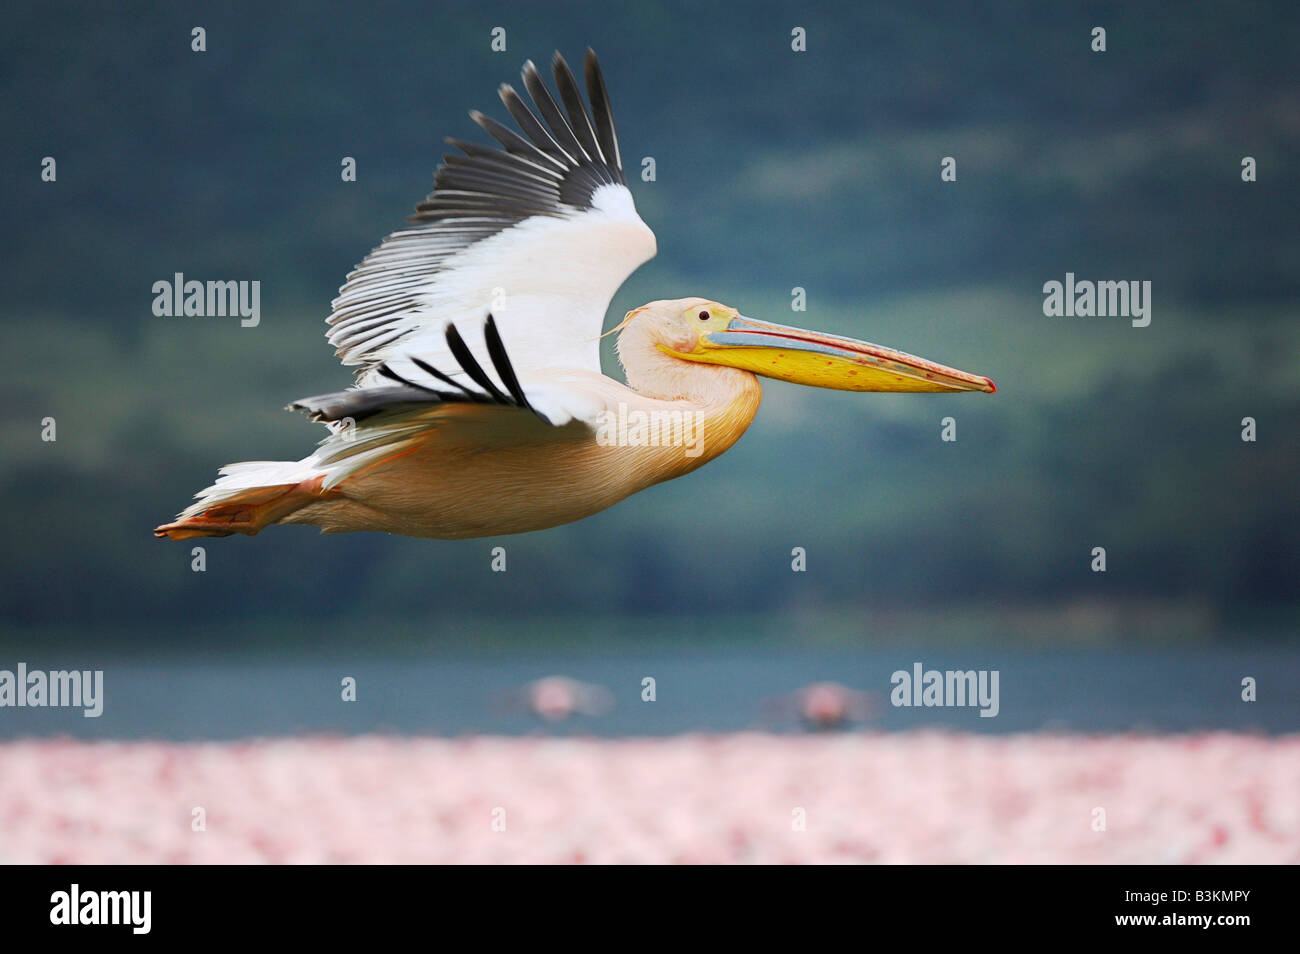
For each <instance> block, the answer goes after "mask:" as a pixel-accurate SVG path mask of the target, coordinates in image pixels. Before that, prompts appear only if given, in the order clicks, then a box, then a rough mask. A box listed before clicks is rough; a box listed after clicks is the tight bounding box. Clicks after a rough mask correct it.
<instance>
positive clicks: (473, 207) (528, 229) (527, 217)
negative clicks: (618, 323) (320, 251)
mask: <svg viewBox="0 0 1300 954" xmlns="http://www.w3.org/2000/svg"><path fill="white" fill-rule="evenodd" d="M552 74H553V77H554V81H555V86H556V89H557V90H558V93H559V99H558V100H557V99H556V97H555V96H553V95H552V93H551V91H550V89H549V88H548V87H547V85H546V83H545V82H544V81H543V79H542V77H541V75H540V73H539V72H538V70H537V68H536V66H534V64H533V63H532V62H531V61H530V62H527V63H525V64H524V68H523V73H522V76H523V83H524V90H525V91H526V93H527V99H526V98H525V97H524V96H523V95H521V94H520V93H519V92H517V91H516V90H515V89H514V88H513V87H511V86H509V85H508V84H507V85H503V86H502V87H501V89H500V95H501V100H502V102H503V103H504V104H505V107H506V109H507V110H508V111H509V113H510V115H511V117H512V118H513V119H514V121H515V123H516V124H517V125H518V131H516V130H513V129H510V128H509V127H507V126H505V125H503V124H502V123H499V122H497V121H496V120H494V119H492V118H490V117H488V116H485V115H483V114H482V113H479V112H477V111H476V112H472V113H470V117H471V118H472V119H473V120H474V121H475V122H476V123H477V124H478V125H479V126H481V127H482V128H483V129H484V130H485V131H486V132H487V133H488V134H489V135H490V136H491V137H492V138H493V139H494V140H496V143H497V144H498V145H497V146H485V145H481V144H476V143H469V142H462V141H460V140H457V139H448V140H447V142H448V144H449V145H451V146H452V147H453V148H454V149H456V150H458V153H451V154H448V155H447V156H444V157H443V163H442V165H440V166H439V167H438V170H437V173H436V175H435V177H434V189H433V192H432V193H430V194H429V196H428V197H427V198H426V199H425V200H424V201H423V202H421V203H420V204H419V205H417V206H416V208H415V214H414V215H413V216H411V219H410V224H409V225H408V226H407V227H406V228H403V229H401V230H399V231H397V232H394V233H393V234H392V235H390V236H389V237H388V238H386V239H385V240H384V241H383V243H381V244H380V246H379V247H378V248H376V249H375V250H374V251H372V252H371V253H370V254H369V255H368V256H366V258H365V260H364V261H362V262H361V264H360V265H358V266H357V267H356V269H354V270H353V271H352V272H351V273H350V274H349V275H348V278H347V282H346V283H345V284H344V285H343V287H342V288H341V289H340V290H339V295H338V297H337V298H336V299H335V300H334V303H333V310H332V313H331V315H330V317H329V319H328V321H329V325H330V329H329V332H328V334H327V337H328V340H329V342H330V343H331V344H332V345H333V346H334V348H335V353H336V354H337V355H338V356H339V358H340V359H341V360H342V361H343V363H344V364H346V365H357V366H359V370H358V372H357V385H358V386H359V387H382V388H389V387H392V385H393V377H392V376H393V374H396V375H397V376H398V378H399V379H400V380H402V381H404V382H407V383H408V384H410V385H413V386H414V385H419V384H421V382H423V383H424V384H425V385H427V386H432V387H434V389H435V390H437V389H438V388H440V387H444V386H445V385H446V381H445V380H440V379H439V376H446V377H448V378H450V379H451V380H453V381H455V382H456V383H457V386H458V387H461V388H464V389H467V390H469V391H471V392H475V393H479V394H481V395H483V396H485V397H488V398H495V397H497V396H500V395H506V396H512V397H515V398H518V396H519V394H522V393H523V391H524V390H526V388H527V386H528V382H529V379H530V378H533V377H536V376H537V375H538V374H539V373H541V372H544V371H547V370H551V369H556V368H562V369H577V370H586V371H594V372H596V373H599V372H600V357H599V344H598V338H599V335H600V331H601V328H602V326H603V324H604V320H605V311H606V309H607V308H608V307H609V302H610V299H611V298H612V297H613V295H614V293H615V292H616V291H617V290H618V287H619V286H620V285H621V284H622V283H623V281H624V280H625V279H626V278H627V276H628V275H630V274H631V273H632V272H633V271H634V270H635V269H636V268H637V267H639V266H640V265H641V264H642V263H644V262H645V261H647V260H648V259H650V258H651V257H652V256H653V255H654V253H655V239H654V233H653V232H651V231H650V229H649V228H648V227H647V226H646V225H645V223H644V222H642V221H641V219H640V217H639V216H638V215H637V214H636V209H635V206H634V204H633V201H632V194H631V192H630V191H628V188H627V180H626V177H625V176H624V172H623V167H622V160H621V158H620V155H619V151H618V138H617V134H616V132H615V129H614V118H613V114H612V111H611V109H610V105H609V93H608V91H607V89H606V87H605V80H604V77H603V75H602V74H601V71H600V65H599V63H598V62H597V60H596V56H595V54H594V53H593V52H592V51H590V50H588V51H587V56H586V59H585V61H584V74H585V79H586V85H587V99H588V100H589V101H590V109H589V108H588V106H587V103H585V102H584V101H583V98H582V93H581V91H580V90H579V88H578V83H577V80H576V79H575V78H574V75H573V72H572V70H570V69H569V66H568V64H567V63H566V62H565V61H564V58H563V57H562V56H560V54H559V53H556V54H555V58H554V60H553V62H552ZM561 104H563V108H561ZM489 312H491V313H492V314H493V315H494V324H493V327H492V335H493V336H494V337H495V339H496V344H495V345H494V344H493V342H492V341H491V340H490V339H489V337H488V336H487V332H486V327H487V324H486V323H487V320H488V315H489ZM453 322H454V323H455V327H454V328H452V325H453ZM449 328H450V329H452V331H451V333H448V329H449ZM453 342H458V344H453ZM507 346H508V348H509V353H510V355H511V358H512V359H513V360H512V362H511V363H510V364H509V367H510V369H511V370H510V373H511V375H512V376H513V377H514V380H513V382H510V381H506V380H505V379H504V378H503V377H502V373H501V363H500V362H499V361H497V360H496V358H497V357H499V356H500V355H504V353H505V349H506V348H507ZM493 352H497V353H495V354H494V353H493ZM466 358H468V360H465V359H466ZM383 368H386V369H387V370H388V372H390V373H389V374H385V373H383V372H382V371H381V369H383ZM431 368H441V369H443V370H441V371H438V372H437V374H436V375H434V374H431V373H430V370H429V369H431ZM475 369H476V370H477V373H474V370H475ZM489 369H490V370H489ZM494 374H495V376H496V380H493V375H494ZM403 386H405V385H403Z"/></svg>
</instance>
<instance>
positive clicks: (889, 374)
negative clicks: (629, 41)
mask: <svg viewBox="0 0 1300 954" xmlns="http://www.w3.org/2000/svg"><path fill="white" fill-rule="evenodd" d="M584 66H585V76H586V86H587V99H588V100H589V101H590V109H589V108H588V105H587V103H585V102H584V101H583V97H582V94H581V92H580V91H579V87H578V83H577V80H576V79H575V78H574V75H573V73H572V71H571V70H570V69H569V67H568V65H567V64H566V63H565V61H564V59H563V58H562V57H561V56H560V55H559V54H558V53H557V54H556V55H555V58H554V60H553V63H552V73H553V76H554V80H555V87H556V89H557V91H558V93H559V99H558V101H557V99H556V98H555V97H554V96H553V95H552V93H551V92H550V89H549V88H548V87H547V85H546V83H545V82H543V80H542V78H541V76H540V74H539V73H538V71H537V68H536V67H535V66H534V65H533V64H532V62H528V63H525V64H524V68H523V82H524V87H525V89H526V91H527V93H528V96H529V99H530V100H531V103H532V105H531V106H530V105H529V104H528V103H526V102H525V101H524V99H523V97H521V96H520V95H519V94H518V93H517V92H516V91H515V90H514V89H513V88H512V87H510V86H509V85H502V87H501V89H500V96H501V100H502V102H503V103H504V104H505V107H506V109H507V110H508V111H509V112H510V114H511V116H512V117H514V119H515V121H516V123H517V124H518V129H519V131H518V132H516V131H514V130H511V129H510V128H508V127H506V126H504V125H502V124H501V123H498V122H496V121H495V120H492V119H490V118H488V117H487V116H484V115H483V114H481V113H479V112H471V113H470V117H471V118H472V119H473V120H474V121H475V122H476V123H478V125H479V126H481V127H482V128H483V129H484V130H485V131H486V132H487V133H488V134H489V135H491V136H492V137H493V138H494V139H495V140H496V141H497V143H499V144H500V147H501V148H496V147H488V146H483V145H476V144H473V143H468V142H461V141H458V140H455V139H448V140H447V142H448V143H449V144H450V145H452V146H453V147H454V148H455V149H458V150H459V151H460V153H459V154H453V155H448V156H444V157H443V164H442V165H441V166H439V167H438V171H437V173H436V176H435V179H434V190H433V192H432V194H430V195H429V196H428V198H427V199H425V201H424V202H422V203H420V204H419V205H418V206H416V211H415V214H414V215H413V216H412V217H411V219H410V225H408V226H407V227H405V228H403V229H401V230H399V231H397V232H394V233H393V234H392V235H390V236H389V237H388V238H386V239H385V240H384V241H383V242H382V243H381V244H380V245H379V247H378V248H376V249H375V250H374V251H372V252H371V253H370V254H369V255H368V256H367V257H366V258H365V260H364V261H362V263H361V264H360V265H359V266H358V267H357V268H356V269H355V270H354V271H353V272H352V273H351V274H350V275H348V278H347V282H346V283H345V284H344V285H343V287H342V288H341V289H340V290H339V296H338V297H337V298H336V299H334V302H333V310H332V313H331V315H330V317H329V319H328V324H329V330H328V332H327V334H326V337H327V339H328V341H329V342H330V344H332V345H334V347H335V349H336V351H335V354H336V355H337V356H338V357H339V358H340V359H341V360H342V362H343V364H345V365H358V366H359V369H358V371H357V378H356V382H355V386H354V387H352V388H350V389H348V390H346V391H339V392H336V393H332V394H323V395H319V396H316V397H309V398H303V399H302V400H300V401H296V402H294V403H293V404H291V405H290V409H292V410H302V411H305V412H307V414H309V415H310V417H311V418H312V419H313V420H315V421H319V422H322V423H324V424H325V425H326V426H327V428H328V429H329V435H328V436H327V437H326V438H325V439H324V440H323V441H321V443H320V445H319V446H318V447H317V449H316V451H315V453H313V454H312V455H311V456H309V457H306V458H304V459H303V460H300V461H296V462H289V461H254V462H245V463H238V464H231V465H229V466H227V467H225V468H223V469H222V470H221V473H220V476H219V478H218V480H217V481H216V483H215V484H213V485H212V486H211V487H208V488H207V489H205V490H202V491H200V492H199V493H198V494H197V495H196V496H197V502H196V503H194V504H193V505H192V506H190V507H189V508H188V509H187V510H185V511H184V512H182V513H181V514H180V515H179V516H178V517H177V518H176V520H175V522H173V523H169V524H165V525H164V526H161V527H158V528H157V529H156V530H155V531H154V532H155V534H156V535H157V536H160V537H170V538H171V539H173V540H184V539H187V538H190V537H200V536H227V535H229V534H232V533H244V534H249V535H251V534H255V533H257V532H258V531H259V530H261V529H262V528H263V527H266V526H269V525H270V524H276V523H279V524H290V523H301V524H314V525H315V526H318V527H320V528H321V529H322V530H323V531H324V532H326V533H342V532H347V531H355V530H374V531H383V532H387V533H400V534H405V535H407V536H415V537H438V538H444V539H463V538H468V537H483V536H493V535H497V534H508V533H523V532H526V531H530V530H541V529H544V528H547V527H554V526H558V525H560V524H564V523H570V522H572V521H574V520H580V519H582V518H583V517H587V516H590V515H591V514H594V513H597V512H599V511H601V510H604V509H605V508H606V507H609V506H611V505H613V504H615V503H617V502H618V501H620V500H622V499H623V498H625V497H628V496H630V495H631V494H634V493H636V492H637V491H640V490H644V489H645V488H647V487H650V486H652V485H654V484H657V483H660V482H662V481H665V480H671V479H672V478H674V477H680V476H682V475H683V474H688V473H690V472H691V471H693V470H695V469H696V468H698V467H700V466H702V465H704V464H705V463H707V462H708V461H710V460H713V459H714V458H715V457H717V456H718V455H719V454H722V453H723V452H724V451H726V450H727V449H728V448H729V447H731V445H732V444H734V443H735V442H736V441H737V440H738V439H739V438H740V435H741V434H743V433H744V431H745V429H746V428H747V427H748V426H749V423H750V421H752V420H753V418H754V415H755V413H756V412H757V411H758V405H759V400H760V397H761V389H760V387H759V384H758V379H757V377H756V375H762V376H764V377H769V378H776V379H778V380H781V381H791V382H794V383H797V384H808V385H813V386H816V387H823V388H836V389H840V390H847V391H906V392H924V391H931V392H952V391H985V392H992V391H994V390H995V388H994V385H993V382H992V381H990V380H989V379H988V378H986V377H981V376H979V375H975V374H969V373H967V372H965V371H958V370H957V369H955V368H949V367H944V366H943V365H940V364H935V363H934V362H932V361H926V360H924V359H922V358H917V357H914V356H913V355H910V354H904V353H903V352H900V351H895V350H892V349H890V348H884V347H881V346H879V345H874V344H868V343H866V342H863V341H856V340H854V339H852V338H842V337H839V336H836V335H830V334H822V333H819V332H814V331H804V330H801V329H799V328H791V327H787V326H785V325H778V324H773V323H772V322H767V321H760V320H758V319H756V318H749V317H746V316H744V315H742V314H741V313H740V312H739V311H737V310H736V309H735V308H732V307H730V306H728V305H724V304H722V303H720V302H717V301H713V300H711V299H707V298H696V297H687V298H674V299H671V300H664V301H655V302H651V303H650V304H647V305H642V306H641V307H640V308H636V309H633V310H632V311H630V312H628V313H627V315H626V316H625V317H624V318H623V321H622V322H621V323H620V324H619V325H618V326H617V327H616V328H614V329H612V331H611V332H610V333H613V332H614V331H617V332H618V333H619V337H618V343H617V344H618V346H617V350H618V357H619V361H620V362H621V364H622V365H623V369H624V372H625V374H626V378H627V384H626V385H624V384H621V383H619V382H617V381H615V380H613V379H612V378H609V377H606V376H604V375H603V374H601V370H600V350H599V342H600V338H601V337H602V335H601V328H602V327H603V325H604V321H605V312H606V309H608V307H609V304H610V301H611V300H612V298H613V296H614V293H615V292H616V291H617V290H618V288H619V286H620V285H621V284H622V283H623V282H624V281H625V280H626V279H627V277H628V276H629V275H631V274H632V272H633V271H635V270H636V269H637V268H638V267H639V266H640V265H642V264H643V263H644V262H646V261H648V260H649V259H650V258H652V257H653V256H654V254H655V251H656V244H655V236H654V233H653V232H651V231H650V229H649V227H648V226H646V224H645V223H644V222H643V221H641V218H640V217H639V216H638V215H637V213H636V209H635V207H634V205H633V202H632V193H631V192H630V191H629V190H628V187H627V179H626V178H625V176H624V174H623V161H622V158H621V156H620V154H619V148H618V139H617V137H616V135H615V131H614V117H613V114H612V113H611V111H610V104H609V95H608V93H607V92H606V89H605V81H604V78H603V76H602V74H601V71H600V66H599V64H598V63H597V61H596V56H595V54H594V53H593V52H592V51H591V50H588V51H587V56H586V61H585V64H584Z"/></svg>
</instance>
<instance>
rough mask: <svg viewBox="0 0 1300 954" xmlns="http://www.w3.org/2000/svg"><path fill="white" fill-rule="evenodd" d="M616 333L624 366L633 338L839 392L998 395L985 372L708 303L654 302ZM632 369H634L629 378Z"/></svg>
mask: <svg viewBox="0 0 1300 954" xmlns="http://www.w3.org/2000/svg"><path fill="white" fill-rule="evenodd" d="M616 330H622V331H623V335H622V336H621V337H620V338H619V355H620V357H623V358H624V365H625V366H627V365H628V361H627V358H626V356H625V351H626V350H627V349H625V347H624V339H625V338H631V339H633V340H637V341H638V342H641V343H644V344H651V345H653V347H654V348H656V349H658V350H659V351H661V352H663V353H664V354H667V355H670V356H671V357H673V358H678V359H680V360H682V361H692V362H696V363H700V364H715V365H725V366H727V367H732V368H741V369H743V370H745V371H750V372H752V373H754V374H761V375H763V376H764V377H768V378H776V379H778V380H780V381H791V382H793V383H795V384H808V385H812V386H814V387H819V388H834V389H836V390H840V391H903V392H917V393H919V392H926V391H930V392H951V391H985V392H989V393H992V392H993V391H996V390H997V388H996V387H995V386H994V384H993V382H992V381H991V380H989V379H988V378H986V377H983V376H981V375H978V374H970V373H968V372H966V371H958V370H957V369H956V368H949V367H946V366H944V365H942V364H936V363H934V362H933V361H927V360H925V359H924V358H918V357H916V356H915V355H910V354H906V353H905V352H902V351H895V350H894V349H892V348H885V347H882V346H880V345H875V344H869V343H868V342H865V341H858V340H857V339H855V338H842V337H840V336H839V335H828V334H823V333H822V332H819V331H804V330H803V329H802V328H791V327H789V326H788V325H778V324H774V323H772V322H768V321H759V320H758V319H756V318H747V317H745V316H744V315H742V314H741V313H740V312H739V311H737V310H736V309H735V308H732V307H730V306H729V305H723V304H721V303H719V302H716V301H710V300H709V299H707V298H677V299H673V300H671V301H655V302H651V303H650V304H648V305H643V306H642V307H640V308H637V309H635V310H633V311H630V312H628V314H627V317H626V318H624V319H623V323H622V325H620V326H619V328H618V329H616ZM632 370H633V369H632V367H630V366H629V367H628V371H629V375H630V374H631V372H632ZM630 380H631V378H630V377H629V381H630Z"/></svg>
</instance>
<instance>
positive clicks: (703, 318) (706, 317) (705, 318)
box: [700, 311, 713, 321]
mask: <svg viewBox="0 0 1300 954" xmlns="http://www.w3.org/2000/svg"><path fill="white" fill-rule="evenodd" d="M712 317H713V316H712V315H710V314H709V313H708V312H707V311H702V312H700V321H708V320H709V319H710V318H712Z"/></svg>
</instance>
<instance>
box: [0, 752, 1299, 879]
mask: <svg viewBox="0 0 1300 954" xmlns="http://www.w3.org/2000/svg"><path fill="white" fill-rule="evenodd" d="M196 807H201V808H202V809H203V811H204V814H205V817H206V830H205V831H193V830H192V828H191V819H192V817H193V812H194V809H195V808H196ZM1098 809H1101V810H1104V813H1105V830H1104V831H1096V830H1094V824H1095V822H1094V819H1095V818H1100V813H1099V812H1098V811H1097V810H1098ZM800 818H802V819H803V820H804V821H805V825H804V826H803V829H802V830H799V825H798V821H799V819H800ZM494 819H496V820H497V826H496V827H501V823H502V822H503V823H504V829H505V830H504V831H497V830H494ZM0 861H7V862H42V863H43V862H80V863H113V862H117V863H130V862H164V863H188V862H199V863H224V862H274V863H282V862H289V863H295V862H1048V863H1051V862H1119V863H1128V862H1192V863H1194V862H1287V863H1296V862H1300V737H1296V736H1292V737H1284V738H1273V739H1267V738H1261V737H1254V736H1241V735H1227V734H1215V735H1202V736H1176V737H1158V736H1157V737H1139V736H1095V737H1087V736H1049V735H1022V736H1010V737H997V738H991V737H979V736H968V735H952V734H943V733H928V732H927V733H907V734H893V735H881V734H868V733H855V734H848V735H838V736H795V735H786V736H773V735H760V734H740V735H722V736H681V737H677V738H668V739H623V740H608V741H607V740H595V739H552V738H537V737H535V738H522V739H521V738H496V737H480V738H472V739H463V740H453V739H433V738H391V737H377V736H374V737H363V738H350V739H333V738H307V739H283V740H268V741H251V742H237V743H195V744H160V743H118V742H114V743H83V742H70V741H53V742H14V743H7V744H3V745H0Z"/></svg>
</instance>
